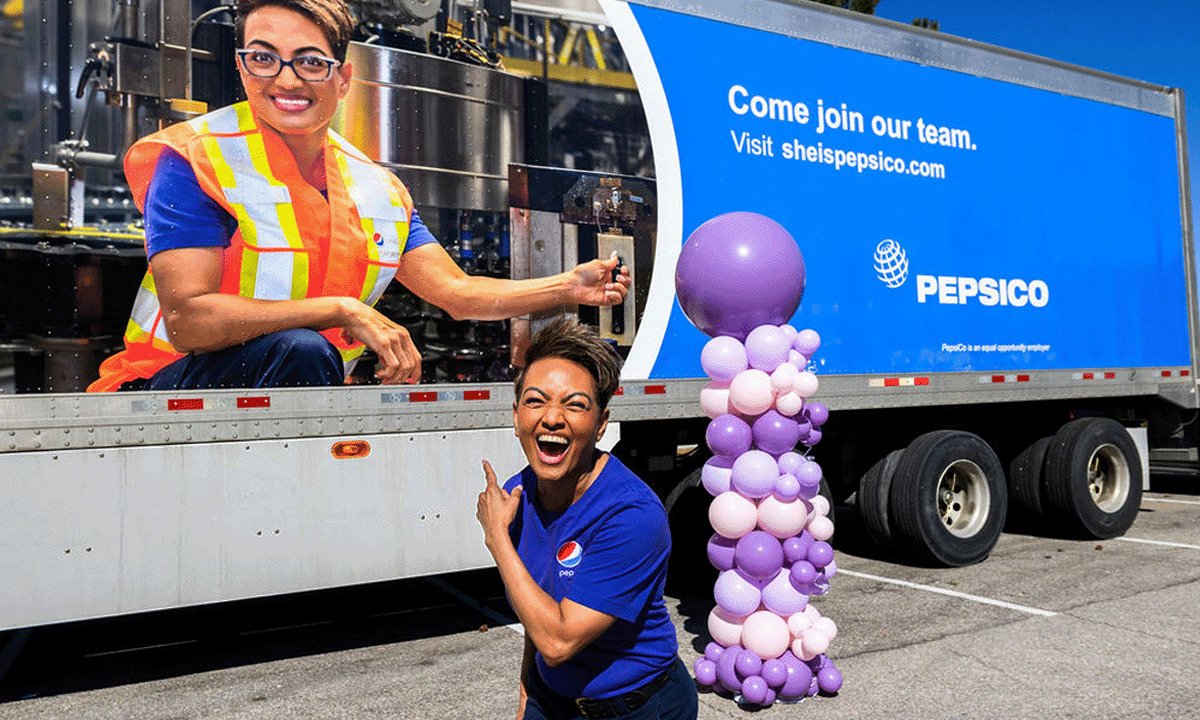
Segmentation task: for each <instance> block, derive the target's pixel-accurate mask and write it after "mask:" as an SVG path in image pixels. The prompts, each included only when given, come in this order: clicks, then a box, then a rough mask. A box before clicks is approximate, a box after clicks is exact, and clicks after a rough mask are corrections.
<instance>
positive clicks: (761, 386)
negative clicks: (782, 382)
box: [729, 368, 775, 415]
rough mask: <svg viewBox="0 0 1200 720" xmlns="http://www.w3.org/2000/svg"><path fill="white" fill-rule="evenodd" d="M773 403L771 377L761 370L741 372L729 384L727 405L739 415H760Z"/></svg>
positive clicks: (773, 395)
mask: <svg viewBox="0 0 1200 720" xmlns="http://www.w3.org/2000/svg"><path fill="white" fill-rule="evenodd" d="M774 402H775V391H774V389H773V388H772V387H771V376H770V375H768V374H766V373H765V372H763V371H762V370H756V369H753V368H751V369H749V370H743V371H742V372H740V373H738V374H737V376H736V377H734V378H733V380H732V381H731V382H730V383H729V403H730V404H731V405H732V406H733V408H734V409H735V410H737V411H738V412H740V413H744V414H746V415H761V414H762V413H764V412H766V411H767V410H769V409H771V405H772V404H773V403H774Z"/></svg>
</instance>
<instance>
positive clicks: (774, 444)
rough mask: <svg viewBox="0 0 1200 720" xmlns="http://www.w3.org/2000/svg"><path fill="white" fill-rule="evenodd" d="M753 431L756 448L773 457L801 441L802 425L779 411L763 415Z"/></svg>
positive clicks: (769, 411) (767, 412) (787, 450)
mask: <svg viewBox="0 0 1200 720" xmlns="http://www.w3.org/2000/svg"><path fill="white" fill-rule="evenodd" d="M713 422H716V420H714V421H713ZM710 427H711V425H710ZM751 430H752V436H753V439H754V446H755V447H757V448H758V449H759V450H763V451H766V452H768V453H770V454H772V455H782V454H784V453H786V452H789V451H791V449H792V448H794V447H796V443H797V442H799V441H800V423H798V422H796V421H795V420H793V419H792V418H790V417H787V416H786V415H780V414H779V411H778V410H768V411H766V412H765V413H763V414H762V415H761V416H760V417H759V418H758V419H757V420H755V421H754V426H753V428H751ZM714 452H715V451H714Z"/></svg>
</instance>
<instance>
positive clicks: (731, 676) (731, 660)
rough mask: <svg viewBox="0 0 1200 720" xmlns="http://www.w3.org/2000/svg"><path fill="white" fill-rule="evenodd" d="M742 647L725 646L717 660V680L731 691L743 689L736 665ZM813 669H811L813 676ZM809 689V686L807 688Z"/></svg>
mask: <svg viewBox="0 0 1200 720" xmlns="http://www.w3.org/2000/svg"><path fill="white" fill-rule="evenodd" d="M741 653H742V649H741V647H740V646H738V645H732V646H730V647H727V648H725V652H723V653H721V658H720V659H719V660H717V680H718V681H719V682H720V683H721V684H722V685H724V686H725V689H726V690H728V691H729V692H734V693H735V692H739V691H740V690H741V689H742V680H741V678H739V677H738V676H737V670H736V669H735V668H734V665H735V664H736V663H737V659H738V656H739V655H741ZM811 674H812V671H811V670H810V671H809V676H810V677H811ZM806 689H807V688H806Z"/></svg>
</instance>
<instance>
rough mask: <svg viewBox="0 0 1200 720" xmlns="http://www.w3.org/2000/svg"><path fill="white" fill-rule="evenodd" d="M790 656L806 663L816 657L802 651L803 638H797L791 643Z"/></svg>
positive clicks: (814, 654)
mask: <svg viewBox="0 0 1200 720" xmlns="http://www.w3.org/2000/svg"><path fill="white" fill-rule="evenodd" d="M792 654H793V655H795V656H796V657H798V658H800V659H801V660H803V661H804V662H808V661H809V660H812V659H813V658H815V657H816V656H817V654H816V653H810V652H808V651H807V650H805V649H804V638H803V637H798V638H796V639H795V640H793V641H792Z"/></svg>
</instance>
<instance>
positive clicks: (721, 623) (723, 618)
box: [708, 605, 745, 648]
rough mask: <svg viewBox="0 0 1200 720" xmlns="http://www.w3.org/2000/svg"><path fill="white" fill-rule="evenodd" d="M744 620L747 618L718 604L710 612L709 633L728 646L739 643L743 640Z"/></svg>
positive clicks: (714, 638)
mask: <svg viewBox="0 0 1200 720" xmlns="http://www.w3.org/2000/svg"><path fill="white" fill-rule="evenodd" d="M743 621H745V618H743V617H739V616H737V615H732V614H730V613H728V612H726V611H725V610H723V609H722V608H721V606H720V605H718V606H716V607H714V608H713V609H712V612H710V613H709V614H708V634H709V636H710V637H712V639H713V640H716V641H717V642H718V643H720V644H721V645H724V646H725V647H727V648H728V647H731V646H733V645H737V644H738V643H740V642H741V641H742V622H743Z"/></svg>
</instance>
